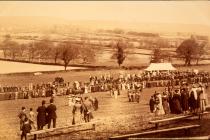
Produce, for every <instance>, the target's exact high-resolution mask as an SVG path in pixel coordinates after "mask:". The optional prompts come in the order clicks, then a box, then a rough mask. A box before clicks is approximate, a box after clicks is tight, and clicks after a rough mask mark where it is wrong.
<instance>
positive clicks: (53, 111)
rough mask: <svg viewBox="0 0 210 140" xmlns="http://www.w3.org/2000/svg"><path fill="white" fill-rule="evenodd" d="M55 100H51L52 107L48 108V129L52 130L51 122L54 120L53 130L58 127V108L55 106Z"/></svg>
mask: <svg viewBox="0 0 210 140" xmlns="http://www.w3.org/2000/svg"><path fill="white" fill-rule="evenodd" d="M53 101H54V100H53V99H50V105H49V106H48V107H47V114H48V117H47V119H48V129H49V128H50V125H51V120H53V128H55V127H56V118H57V115H56V106H55V105H54V104H53Z"/></svg>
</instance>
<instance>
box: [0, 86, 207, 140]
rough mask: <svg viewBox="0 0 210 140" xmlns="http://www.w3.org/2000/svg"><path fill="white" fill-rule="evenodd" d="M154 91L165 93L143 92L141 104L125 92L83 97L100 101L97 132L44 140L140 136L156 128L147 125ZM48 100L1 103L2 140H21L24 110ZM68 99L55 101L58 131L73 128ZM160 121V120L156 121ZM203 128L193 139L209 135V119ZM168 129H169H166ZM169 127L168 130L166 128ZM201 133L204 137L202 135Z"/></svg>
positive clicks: (205, 121) (61, 98) (35, 107)
mask: <svg viewBox="0 0 210 140" xmlns="http://www.w3.org/2000/svg"><path fill="white" fill-rule="evenodd" d="M155 90H158V91H162V90H163V88H151V89H145V90H144V91H143V92H142V98H141V101H140V103H130V102H128V99H127V94H126V92H123V93H122V94H121V95H120V96H119V98H118V99H114V98H112V97H110V95H109V92H103V93H102V92H97V93H88V94H85V95H84V96H93V97H97V98H98V100H99V110H98V111H96V112H94V113H93V114H94V119H93V121H98V123H97V124H96V131H88V132H79V133H71V134H65V135H60V136H53V137H48V138H45V140H48V139H50V140H52V139H53V140H66V139H75V140H76V139H89V140H92V139H100V140H101V139H108V138H109V137H111V136H114V135H120V134H128V133H135V132H141V131H143V130H144V129H148V128H151V127H153V125H150V124H148V121H150V120H152V119H154V118H155V116H154V114H151V113H150V112H149V105H148V101H149V98H150V96H151V95H152V94H153V93H154V91H155ZM43 99H45V100H46V101H47V102H49V98H36V99H19V100H8V101H1V102H0V106H1V108H0V112H1V113H0V118H1V121H0V139H4V140H18V139H20V136H18V135H17V133H18V132H19V119H18V117H17V114H18V112H19V111H20V108H21V107H22V106H25V107H26V108H27V112H29V108H30V107H32V108H34V110H36V109H37V107H38V106H39V105H40V104H41V101H42V100H43ZM67 103H68V99H67V97H66V96H59V97H56V99H55V104H56V106H57V108H58V110H57V115H58V118H57V127H60V126H65V125H71V121H72V113H71V112H72V107H69V106H67ZM170 116H174V115H172V114H171V115H166V116H160V117H159V118H164V117H170ZM155 119H157V118H155ZM192 123H198V122H197V121H194V120H193V121H190V122H181V123H179V124H170V125H169V126H170V127H173V125H176V126H177V125H184V124H192ZM200 123H202V128H201V129H200V130H199V131H195V132H193V133H192V135H195V136H198V135H200V134H202V135H208V133H209V131H210V128H209V124H210V122H209V119H208V118H206V119H204V120H203V121H202V122H200ZM165 127H166V126H165ZM167 127H168V126H167ZM200 132H202V133H200ZM172 136H174V137H178V136H179V134H172Z"/></svg>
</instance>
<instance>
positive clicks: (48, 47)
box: [0, 35, 95, 70]
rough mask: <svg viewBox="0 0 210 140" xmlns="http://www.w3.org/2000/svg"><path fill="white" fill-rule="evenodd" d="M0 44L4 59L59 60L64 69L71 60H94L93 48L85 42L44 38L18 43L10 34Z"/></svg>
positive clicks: (55, 61)
mask: <svg viewBox="0 0 210 140" xmlns="http://www.w3.org/2000/svg"><path fill="white" fill-rule="evenodd" d="M0 46H1V49H2V50H3V54H4V58H5V59H12V60H26V61H29V62H33V61H35V59H36V60H37V59H39V60H40V59H41V60H43V61H47V60H48V62H53V61H54V63H55V64H57V63H58V60H59V61H62V62H63V64H64V67H65V70H66V68H67V66H68V65H69V63H70V61H72V60H76V59H80V60H82V61H83V62H84V63H87V62H90V61H91V62H92V61H94V60H95V51H94V49H93V48H91V46H90V45H86V44H85V43H81V44H75V43H74V42H71V41H63V42H53V41H51V40H49V39H48V38H45V39H42V40H40V41H32V42H29V43H25V44H20V43H18V42H16V41H14V40H12V38H11V36H9V35H6V36H5V39H4V40H3V42H2V43H1V45H0Z"/></svg>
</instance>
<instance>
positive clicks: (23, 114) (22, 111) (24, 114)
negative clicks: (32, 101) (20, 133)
mask: <svg viewBox="0 0 210 140" xmlns="http://www.w3.org/2000/svg"><path fill="white" fill-rule="evenodd" d="M18 117H19V119H20V130H22V127H23V124H24V121H25V119H26V118H27V115H26V108H25V107H24V106H23V107H22V110H21V111H20V113H19V114H18Z"/></svg>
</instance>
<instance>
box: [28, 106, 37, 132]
mask: <svg viewBox="0 0 210 140" xmlns="http://www.w3.org/2000/svg"><path fill="white" fill-rule="evenodd" d="M28 117H29V123H30V124H31V125H32V126H33V128H34V129H36V126H35V123H34V121H35V114H34V112H33V108H30V112H29V116H28Z"/></svg>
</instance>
